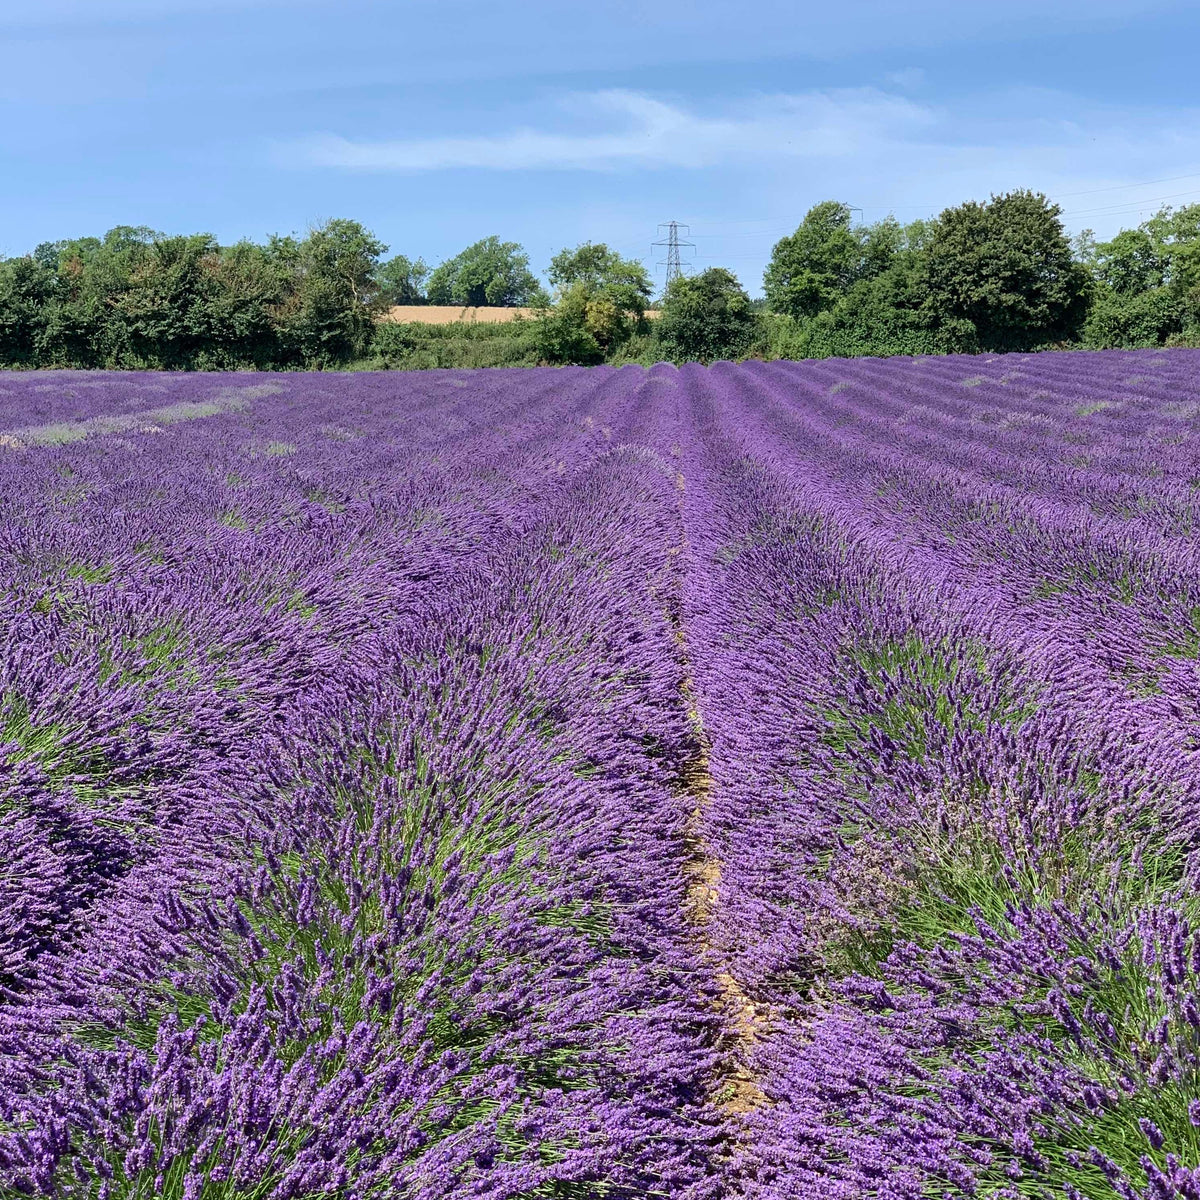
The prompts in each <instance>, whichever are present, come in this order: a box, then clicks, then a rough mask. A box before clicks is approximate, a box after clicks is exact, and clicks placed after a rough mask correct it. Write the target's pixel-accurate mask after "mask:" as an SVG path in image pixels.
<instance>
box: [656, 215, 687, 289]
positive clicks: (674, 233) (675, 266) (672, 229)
mask: <svg viewBox="0 0 1200 1200" xmlns="http://www.w3.org/2000/svg"><path fill="white" fill-rule="evenodd" d="M664 229H665V230H666V231H667V236H666V237H665V238H660V239H659V240H658V241H657V242H651V243H650V244H651V246H666V248H667V257H666V258H665V259H662V260H661V261H660V262H658V263H656V264H655V266H659V267H666V268H667V286H668V287H669V286H670V285H671V283H672V282H673V281H674V280H676V279H678V278H679V277H680V276H681V275H682V274H683V262H682V260H681V258H680V255H679V251H680V250H681V249H683V248H685V247H690V248H691V249H693V250H695V248H696V243H695V242H689V241H681V240H680V237H679V231H680V230H681V229H682V230H683V232H684V233H685V234H690V233H691V232H692V231H691V229H690V228H689V227H688V226H687V225H683V224H681V223H680V222H679V221H663V222H662V223H661V224H660V225H659V227H658V232H659V233H662V231H663V230H664Z"/></svg>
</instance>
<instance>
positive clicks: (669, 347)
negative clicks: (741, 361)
mask: <svg viewBox="0 0 1200 1200" xmlns="http://www.w3.org/2000/svg"><path fill="white" fill-rule="evenodd" d="M757 332H758V319H757V316H756V314H755V312H754V309H753V307H752V306H751V302H750V297H749V296H748V295H747V294H746V292H745V289H744V288H743V287H742V285H741V284H740V283H739V282H738V280H737V276H735V275H734V274H733V273H732V272H730V271H727V270H725V269H724V268H723V267H710V268H709V269H708V270H707V271H702V272H701V273H700V274H699V275H695V276H687V275H681V276H680V277H679V278H678V279H675V280H672V282H671V284H670V286H669V287H668V288H667V292H666V296H665V297H664V299H663V306H662V315H661V316H660V317H659V318H658V322H657V325H656V329H655V333H656V336H657V338H658V341H659V344H660V345H661V346H662V348H663V350H664V351H665V352H666V354H667V355H668V356H669V357H670V358H672V359H674V360H675V361H677V362H683V361H697V362H712V361H713V360H715V359H719V358H738V357H740V356H742V355H744V354H746V353H747V351H748V350H749V349H750V346H751V343H752V342H753V341H754V338H755V335H756V333H757Z"/></svg>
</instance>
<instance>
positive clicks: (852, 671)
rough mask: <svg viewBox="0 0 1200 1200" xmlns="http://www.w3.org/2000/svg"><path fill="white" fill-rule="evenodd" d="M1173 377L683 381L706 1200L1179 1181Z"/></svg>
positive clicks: (1093, 1192)
mask: <svg viewBox="0 0 1200 1200" xmlns="http://www.w3.org/2000/svg"><path fill="white" fill-rule="evenodd" d="M1198 368H1200V362H1198V361H1197V356H1196V355H1194V354H1189V353H1187V352H1184V353H1178V354H1171V355H1153V354H1146V355H1137V354H1133V355H1129V354H1111V355H1094V356H1088V357H1082V356H1078V355H1064V356H1056V355H1043V356H1038V357H1036V358H1029V359H1019V358H1013V357H1010V358H1006V359H998V360H993V361H990V362H987V361H981V360H978V359H974V360H963V359H943V360H924V361H915V362H910V361H908V360H903V361H892V362H887V363H883V362H869V361H864V362H855V363H836V362H828V363H823V364H805V365H803V366H791V365H784V364H779V365H765V364H754V365H747V366H744V367H740V368H730V367H718V368H716V369H714V370H713V371H711V372H709V373H701V372H699V371H692V370H691V369H685V371H684V372H683V373H682V378H683V380H684V381H685V388H684V390H685V392H686V394H687V396H688V398H689V402H690V405H691V418H690V424H691V426H692V428H693V430H694V438H693V439H692V441H691V442H690V443H689V448H688V453H687V455H686V456H685V459H686V461H685V465H684V471H685V474H686V475H687V478H688V492H687V498H686V501H685V510H684V511H685V527H686V532H687V537H688V543H689V560H688V578H687V586H686V590H685V610H684V623H685V628H686V629H687V631H688V637H689V645H690V652H691V655H692V658H693V661H694V668H693V673H694V677H695V688H696V693H697V697H698V705H699V710H700V714H701V716H702V718H703V720H704V722H705V725H706V728H707V732H708V736H709V738H710V740H711V743H712V749H711V752H710V756H709V762H710V769H711V771H712V773H713V776H714V782H715V788H714V793H713V800H712V804H711V806H710V808H709V810H708V814H707V828H706V836H707V839H708V842H709V845H710V847H711V848H712V852H713V853H714V854H715V855H716V856H717V857H718V858H719V859H720V860H721V862H722V881H721V885H720V896H719V907H718V910H717V916H716V921H717V924H716V928H715V930H714V937H715V938H716V939H717V940H718V943H719V945H720V947H721V949H722V951H723V953H724V954H725V955H727V956H728V957H729V959H730V961H732V962H733V964H734V967H733V975H734V977H735V978H736V979H737V981H738V983H739V986H740V988H741V989H742V991H743V992H744V993H745V994H746V995H747V996H748V998H749V1001H750V1004H751V1006H752V1007H751V1011H752V1012H754V1013H755V1014H756V1016H755V1018H754V1019H753V1020H752V1021H751V1022H749V1023H748V1027H747V1028H746V1029H744V1030H743V1037H742V1042H743V1047H742V1053H743V1054H744V1056H745V1057H746V1058H748V1059H749V1060H750V1063H751V1065H752V1067H753V1069H754V1070H755V1071H756V1072H757V1075H758V1078H759V1079H760V1080H761V1085H762V1088H763V1091H764V1098H763V1101H762V1102H761V1103H760V1104H758V1105H756V1106H753V1107H752V1108H751V1111H749V1112H748V1113H746V1114H744V1115H743V1116H741V1117H740V1118H739V1119H740V1121H741V1124H742V1129H741V1132H740V1135H739V1142H740V1145H741V1151H740V1154H739V1156H738V1159H737V1161H736V1163H735V1164H734V1167H733V1175H734V1180H733V1181H731V1184H730V1186H731V1187H736V1189H737V1190H739V1191H741V1192H744V1193H745V1194H748V1195H751V1196H755V1197H764V1198H766V1197H785V1196H786V1197H793V1196H814V1197H816V1196H822V1197H825V1196H845V1197H858V1196H864V1195H872V1196H881V1197H883V1196H887V1197H913V1198H915V1197H922V1196H931V1195H938V1196H940V1195H947V1196H956V1195H990V1196H996V1197H1001V1196H1004V1197H1035V1196H1046V1197H1049V1196H1062V1195H1064V1194H1065V1195H1068V1196H1088V1197H1097V1198H1099V1197H1112V1196H1125V1197H1135V1196H1136V1197H1161V1198H1163V1200H1166V1198H1168V1197H1174V1196H1180V1197H1189V1198H1194V1197H1196V1196H1200V1169H1198V1167H1200V1128H1198V1126H1200V934H1198V933H1197V932H1196V929H1197V921H1198V919H1200V913H1198V912H1197V902H1196V895H1197V894H1198V893H1197V884H1198V883H1200V879H1198V878H1197V876H1198V873H1200V861H1198V859H1197V856H1196V849H1197V844H1198V838H1200V758H1198V750H1200V739H1198V736H1197V735H1198V733H1200V671H1198V669H1197V668H1198V664H1197V658H1198V655H1200V573H1198V571H1197V565H1198V564H1197V544H1196V541H1195V539H1194V537H1193V532H1192V531H1193V530H1194V529H1195V522H1196V518H1197V516H1198V515H1200V372H1198Z"/></svg>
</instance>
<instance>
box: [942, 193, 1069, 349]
mask: <svg viewBox="0 0 1200 1200" xmlns="http://www.w3.org/2000/svg"><path fill="white" fill-rule="evenodd" d="M1060 212H1061V210H1060V209H1059V207H1058V206H1057V205H1055V204H1051V203H1050V202H1049V201H1048V200H1047V199H1046V197H1045V196H1043V195H1042V194H1041V193H1037V192H1030V191H1015V192H1009V193H1007V194H1005V195H1003V196H993V197H992V198H991V200H990V201H988V203H986V204H979V203H976V202H975V201H971V202H969V203H967V204H962V205H959V206H958V207H957V208H948V209H946V210H945V212H943V213H942V214H941V216H940V217H938V220H937V222H936V224H935V227H934V230H933V233H932V236H931V238H930V240H929V245H928V249H927V250H926V251H925V252H924V254H925V284H926V288H927V298H926V309H927V314H928V316H929V318H930V321H931V323H933V324H936V323H938V322H943V321H955V322H963V321H969V322H970V323H971V325H973V326H974V328H975V331H976V335H977V337H978V341H979V346H980V348H981V349H983V350H989V351H1005V350H1031V349H1034V348H1036V347H1038V346H1044V345H1047V344H1049V343H1053V342H1060V341H1066V340H1069V339H1072V338H1075V337H1077V336H1078V334H1079V331H1080V328H1081V326H1082V324H1083V321H1084V318H1085V317H1086V315H1087V305H1088V299H1089V290H1090V280H1089V279H1088V274H1087V271H1086V269H1085V268H1084V267H1083V266H1082V265H1081V264H1080V263H1078V262H1076V261H1075V260H1074V258H1073V256H1072V253H1071V244H1070V242H1069V241H1068V239H1067V236H1066V234H1065V233H1064V232H1063V227H1062V221H1061V220H1060V219H1059V214H1060Z"/></svg>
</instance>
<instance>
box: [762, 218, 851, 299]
mask: <svg viewBox="0 0 1200 1200" xmlns="http://www.w3.org/2000/svg"><path fill="white" fill-rule="evenodd" d="M861 260H862V242H861V239H860V238H859V237H858V236H857V235H856V234H855V233H854V231H853V230H852V229H851V228H850V209H849V207H848V206H847V205H845V204H842V203H840V202H838V201H837V200H825V201H822V202H821V203H820V204H816V205H814V206H813V207H812V208H810V209H809V210H808V213H807V214H806V215H805V217H804V220H803V221H801V222H800V226H799V228H798V229H797V230H796V232H795V233H793V234H789V235H788V236H787V237H785V238H781V239H780V240H779V241H778V242H776V243H775V248H774V249H773V250H772V251H771V261H770V263H769V265H768V266H767V270H766V273H765V274H764V276H763V290H764V291H765V292H766V295H767V304H768V306H769V307H770V308H771V310H772V311H773V312H778V313H786V314H787V315H788V316H790V317H795V318H802V317H815V316H816V315H817V313H819V312H824V311H825V310H826V309H829V308H832V307H833V305H834V303H835V302H836V301H837V299H838V297H839V296H841V295H843V294H844V293H845V292H846V291H847V290H848V289H849V287H850V285H851V284H852V283H853V282H854V281H855V280H856V279H857V278H858V276H859V270H860V264H861Z"/></svg>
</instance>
